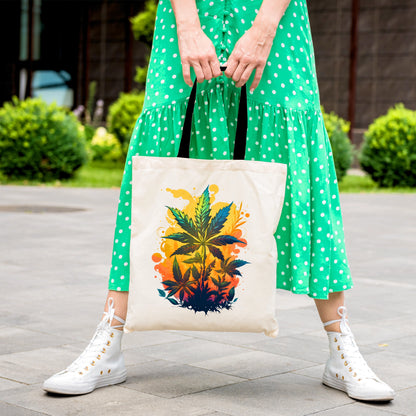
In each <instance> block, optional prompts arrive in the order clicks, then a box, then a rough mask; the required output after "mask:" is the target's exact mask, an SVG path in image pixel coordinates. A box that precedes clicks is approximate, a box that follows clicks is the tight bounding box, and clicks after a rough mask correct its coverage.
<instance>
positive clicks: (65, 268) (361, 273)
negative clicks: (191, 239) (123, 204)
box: [0, 186, 416, 416]
mask: <svg viewBox="0 0 416 416" xmlns="http://www.w3.org/2000/svg"><path fill="white" fill-rule="evenodd" d="M118 193H119V190H118V189H80V188H72V189H71V188H49V187H20V186H0V230H1V231H0V232H1V240H0V279H1V283H2V295H1V303H0V316H1V322H0V327H1V332H0V415H2V416H6V415H13V416H21V415H24V416H34V415H56V416H65V415H88V416H95V415H99V416H106V415H112V416H113V415H145V416H147V415H151V416H159V415H169V416H171V415H175V414H178V415H181V416H190V415H192V416H211V415H212V416H213V415H217V416H224V415H235V416H237V415H238V416H244V415H248V416H257V415H259V416H265V415H290V416H296V415H311V414H313V415H322V416H324V415H325V416H332V415H334V416H335V415H336V416H348V415H354V416H367V415H368V416H370V415H371V416H373V415H374V416H377V415H380V416H386V415H407V416H411V415H416V364H415V359H416V347H415V346H416V319H415V316H416V307H415V300H416V279H415V278H416V255H415V254H416V209H415V208H416V194H342V195H341V202H342V209H343V216H344V223H345V224H344V225H345V231H346V238H347V253H348V255H349V259H350V266H351V269H352V273H353V274H352V276H353V280H354V283H355V287H354V288H353V289H351V290H349V291H347V292H346V295H347V298H346V299H347V301H346V305H347V306H348V309H349V315H350V322H351V327H352V330H353V332H354V334H355V336H356V339H357V342H358V344H359V345H360V348H361V351H362V353H363V355H364V356H365V357H366V359H367V361H368V363H369V364H370V366H371V367H372V368H373V369H374V371H375V372H376V373H377V374H378V375H379V376H380V377H381V378H382V379H384V380H385V381H386V382H388V383H389V384H391V386H392V387H393V388H394V389H395V390H396V391H397V396H396V398H395V400H393V401H392V402H391V403H389V404H377V405H374V404H373V405H371V404H367V403H363V402H357V401H355V400H352V399H350V398H349V397H348V396H347V395H346V394H344V393H343V392H340V391H337V390H334V389H331V388H328V387H326V386H324V385H323V384H321V375H322V372H323V366H324V363H325V361H326V359H327V355H328V345H327V337H326V335H325V333H324V330H323V328H322V325H321V323H320V320H319V317H318V314H317V311H316V309H315V307H314V302H313V300H312V299H311V298H309V297H307V296H305V295H294V294H291V293H289V292H286V291H283V290H279V291H278V293H277V313H278V317H279V323H280V334H279V337H278V338H277V339H275V340H273V339H269V338H267V337H266V336H264V335H260V334H239V333H238V334H221V333H201V332H198V333H197V332H195V333H191V332H176V331H167V332H146V333H137V332H135V333H131V334H125V335H124V338H123V349H124V353H125V358H126V363H127V365H128V379H127V381H126V382H125V383H122V384H120V385H117V386H113V387H105V388H100V389H97V390H96V391H95V392H93V393H91V394H87V395H84V396H76V397H62V396H57V395H48V394H47V393H45V392H44V391H43V390H42V389H41V386H42V382H43V380H44V379H45V378H47V377H49V376H50V375H51V374H53V373H55V372H57V371H59V370H61V369H63V368H64V367H66V366H67V365H68V364H69V363H70V362H72V360H73V359H74V358H76V357H77V356H78V354H79V353H80V352H81V351H82V350H83V349H84V348H85V346H86V345H87V343H88V341H89V340H90V339H91V336H92V334H93V332H94V330H95V327H96V325H97V323H98V321H99V319H100V317H101V313H102V310H103V307H104V301H105V296H106V292H107V276H108V272H109V267H110V260H111V249H112V247H111V245H112V241H113V230H114V225H115V219H116V207H117V201H118ZM9 205H18V206H21V205H30V206H32V207H33V208H32V210H31V212H30V210H29V211H28V210H27V209H26V210H25V209H23V210H22V211H23V212H12V211H10V212H8V211H7V210H5V208H4V207H5V206H9ZM35 206H49V207H61V208H62V207H66V208H80V209H82V210H80V211H73V212H50V211H53V210H52V209H49V210H46V211H45V212H42V210H40V209H39V208H38V209H35ZM36 211H41V212H36Z"/></svg>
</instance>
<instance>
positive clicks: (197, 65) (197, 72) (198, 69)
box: [192, 62, 205, 82]
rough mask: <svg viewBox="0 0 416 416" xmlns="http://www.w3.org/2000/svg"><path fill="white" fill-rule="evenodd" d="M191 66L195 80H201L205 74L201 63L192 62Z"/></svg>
mask: <svg viewBox="0 0 416 416" xmlns="http://www.w3.org/2000/svg"><path fill="white" fill-rule="evenodd" d="M192 67H193V68H194V71H195V76H196V79H197V81H198V82H202V81H203V80H204V79H205V74H204V71H203V69H202V67H201V64H200V63H199V62H194V63H193V64H192Z"/></svg>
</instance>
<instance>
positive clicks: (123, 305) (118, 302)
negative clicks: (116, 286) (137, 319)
mask: <svg viewBox="0 0 416 416" xmlns="http://www.w3.org/2000/svg"><path fill="white" fill-rule="evenodd" d="M128 297H129V292H126V291H125V292H120V291H116V290H109V291H108V294H107V299H106V301H105V306H104V313H103V316H102V318H101V319H103V318H104V316H105V312H108V300H109V298H113V301H114V309H115V311H114V315H116V316H119V317H120V318H122V319H124V320H125V319H126V314H127V301H128ZM110 325H111V326H115V325H120V321H119V320H118V319H116V318H113V319H112V321H111V322H110ZM116 329H118V330H119V331H123V328H122V327H119V328H116Z"/></svg>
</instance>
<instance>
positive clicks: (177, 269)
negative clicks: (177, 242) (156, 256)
mask: <svg viewBox="0 0 416 416" xmlns="http://www.w3.org/2000/svg"><path fill="white" fill-rule="evenodd" d="M172 271H173V278H174V279H175V280H176V281H177V282H178V283H180V282H182V272H181V269H180V267H179V264H178V260H177V259H176V257H175V258H174V260H173V269H172Z"/></svg>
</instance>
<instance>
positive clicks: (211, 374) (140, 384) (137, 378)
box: [124, 360, 244, 397]
mask: <svg viewBox="0 0 416 416" xmlns="http://www.w3.org/2000/svg"><path fill="white" fill-rule="evenodd" d="M128 371H129V373H128V378H127V380H126V382H125V383H124V386H125V387H126V388H131V389H135V390H138V391H141V392H144V393H148V394H153V395H156V396H160V397H177V396H183V395H185V394H190V393H195V392H199V391H203V390H207V389H212V388H215V387H218V386H224V385H227V384H235V383H240V382H242V381H244V379H242V378H239V377H233V376H230V375H227V374H221V373H219V372H215V371H208V370H204V369H202V368H196V367H192V366H189V365H184V364H175V363H172V362H168V361H162V360H158V361H152V362H149V363H143V364H140V365H138V366H134V367H129V370H128Z"/></svg>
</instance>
